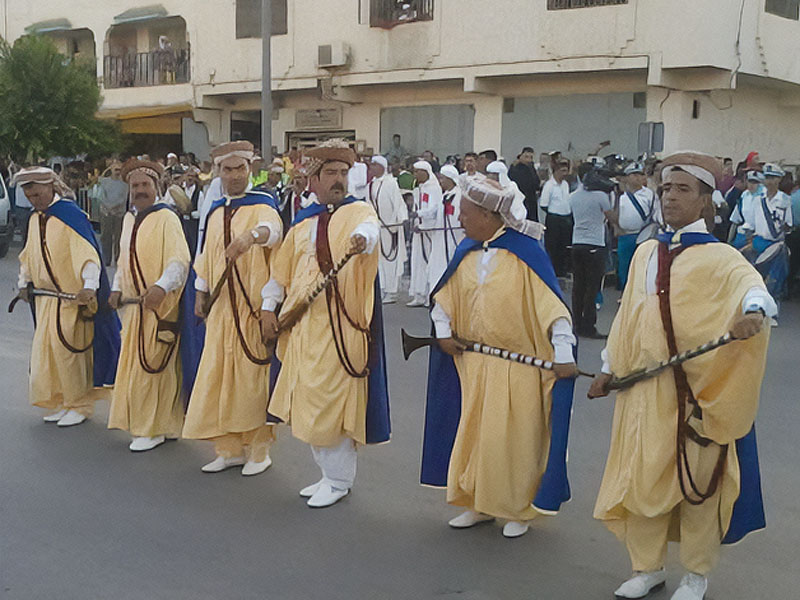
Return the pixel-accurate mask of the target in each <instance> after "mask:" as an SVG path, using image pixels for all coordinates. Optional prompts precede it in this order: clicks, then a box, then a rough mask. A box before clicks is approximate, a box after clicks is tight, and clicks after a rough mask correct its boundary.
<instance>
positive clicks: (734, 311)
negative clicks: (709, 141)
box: [590, 152, 777, 600]
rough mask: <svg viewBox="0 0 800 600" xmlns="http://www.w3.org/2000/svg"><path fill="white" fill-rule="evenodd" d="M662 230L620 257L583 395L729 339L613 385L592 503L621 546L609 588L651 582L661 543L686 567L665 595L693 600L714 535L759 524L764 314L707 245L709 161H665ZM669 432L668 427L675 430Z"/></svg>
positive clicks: (744, 275)
mask: <svg viewBox="0 0 800 600" xmlns="http://www.w3.org/2000/svg"><path fill="white" fill-rule="evenodd" d="M662 167H663V171H662V179H663V195H662V203H663V215H664V219H665V222H666V224H667V226H668V231H667V233H664V234H661V235H660V236H659V238H658V240H651V241H649V242H646V243H644V244H642V245H640V246H639V248H638V249H637V250H636V253H635V255H634V257H633V261H632V263H631V269H630V274H629V279H628V283H627V285H626V287H625V292H624V294H623V297H622V304H621V306H620V310H619V313H618V314H617V316H616V318H615V320H614V324H613V326H612V328H611V333H610V335H609V338H608V346H607V348H606V351H605V352H604V366H603V373H604V374H603V375H601V376H599V377H598V378H597V379H596V380H595V381H594V383H593V384H592V388H591V390H590V397H599V396H604V395H606V394H607V393H608V391H609V384H610V382H611V381H612V376H611V373H614V374H615V375H617V376H623V375H626V374H628V373H631V372H633V371H636V370H639V369H642V368H646V367H649V366H651V365H653V364H657V363H659V362H661V361H664V360H666V359H667V358H668V357H669V356H671V355H675V354H677V353H680V352H684V351H686V350H690V349H694V348H696V347H698V346H700V345H702V344H704V343H706V342H708V341H710V340H714V339H717V338H718V337H719V336H721V335H723V334H724V333H725V332H727V331H730V332H731V333H732V335H733V337H734V338H735V339H736V340H737V341H734V342H732V343H730V344H728V345H726V346H723V347H721V348H719V349H717V350H714V351H713V352H709V353H706V354H703V355H701V356H699V357H697V358H694V359H691V360H689V361H687V362H685V363H683V364H680V365H677V366H674V367H672V368H671V369H668V370H665V371H662V372H661V373H660V374H658V375H656V376H654V377H651V378H649V379H645V380H643V381H640V382H638V383H636V384H634V385H633V386H632V387H628V388H627V389H624V390H623V391H620V392H619V393H618V396H617V402H616V408H615V411H614V424H613V431H612V436H611V448H610V450H609V455H608V461H607V463H606V470H605V475H604V477H603V482H602V485H601V487H600V493H599V495H598V498H597V504H596V506H595V517H596V518H597V519H600V520H602V521H603V522H604V523H605V524H606V526H607V527H608V528H609V529H610V530H611V531H612V532H614V533H615V534H616V535H617V537H618V538H619V539H620V540H621V541H623V542H624V543H625V545H626V546H627V549H628V553H629V554H630V557H631V562H632V564H633V570H634V575H633V577H632V578H631V579H629V580H628V581H626V582H625V583H623V584H622V585H621V586H620V587H619V589H617V591H616V596H617V597H618V598H643V597H644V596H646V595H648V594H649V593H650V592H651V591H653V590H655V589H659V588H661V587H663V586H664V581H665V570H664V560H665V557H666V549H667V541H668V540H672V541H679V542H680V560H681V563H682V564H683V566H684V567H685V568H686V570H687V571H688V573H687V574H686V576H685V577H684V578H683V580H682V581H681V585H680V587H679V588H678V589H677V590H676V592H675V594H674V595H673V596H672V598H673V600H702V598H703V597H704V596H705V592H706V589H707V585H708V583H707V579H706V575H707V574H708V572H709V571H711V569H712V568H713V567H714V565H715V564H716V562H717V559H718V555H719V549H720V544H721V543H729V542H735V541H738V540H739V539H741V538H742V537H743V536H744V535H745V534H746V533H748V532H749V531H752V530H755V529H759V528H761V527H763V526H764V513H763V504H762V501H761V488H760V480H759V475H758V457H757V451H756V444H755V429H754V420H755V415H756V411H757V408H758V398H759V388H760V386H761V380H762V377H763V374H764V367H765V362H766V351H767V343H768V339H769V327H763V325H764V321H765V319H764V317H765V316H766V317H773V316H775V314H776V313H777V307H776V305H775V302H774V300H773V299H772V298H771V297H770V295H769V294H768V293H767V291H766V288H765V287H764V283H763V281H762V280H761V278H760V276H759V274H758V272H757V271H756V270H755V269H754V268H753V267H752V266H751V265H749V264H748V263H747V261H746V260H745V259H744V258H743V257H742V256H741V255H740V254H739V253H738V252H737V251H736V250H735V249H733V248H731V247H730V246H727V245H725V244H721V243H716V241H717V240H716V239H715V238H714V237H713V236H712V235H710V234H709V233H708V229H707V224H706V222H705V220H704V219H703V214H704V211H705V210H706V209H707V208H708V206H709V205H710V202H711V192H712V191H713V189H714V185H715V179H716V178H718V177H719V175H720V173H721V168H720V167H721V166H720V165H719V164H718V161H716V159H714V158H712V157H710V156H707V155H704V154H699V153H692V152H686V153H679V154H675V155H672V156H670V157H667V159H665V161H664V163H663V165H662ZM676 434H677V435H676Z"/></svg>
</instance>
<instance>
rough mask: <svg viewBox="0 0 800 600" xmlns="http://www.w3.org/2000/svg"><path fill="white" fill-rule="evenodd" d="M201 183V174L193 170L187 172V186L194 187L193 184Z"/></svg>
mask: <svg viewBox="0 0 800 600" xmlns="http://www.w3.org/2000/svg"><path fill="white" fill-rule="evenodd" d="M199 184H200V176H199V175H198V174H197V173H195V172H194V171H192V172H191V173H187V174H186V186H187V187H192V186H193V185H199Z"/></svg>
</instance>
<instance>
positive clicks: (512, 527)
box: [503, 521, 528, 538]
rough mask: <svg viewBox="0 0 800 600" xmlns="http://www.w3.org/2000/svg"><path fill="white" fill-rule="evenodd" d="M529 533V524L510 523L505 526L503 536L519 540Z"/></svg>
mask: <svg viewBox="0 0 800 600" xmlns="http://www.w3.org/2000/svg"><path fill="white" fill-rule="evenodd" d="M526 533H528V524H527V523H521V522H519V521H509V522H508V523H506V524H505V525H503V535H504V536H505V537H507V538H517V537H519V536H521V535H525V534H526Z"/></svg>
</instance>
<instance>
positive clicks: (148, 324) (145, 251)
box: [108, 209, 190, 438]
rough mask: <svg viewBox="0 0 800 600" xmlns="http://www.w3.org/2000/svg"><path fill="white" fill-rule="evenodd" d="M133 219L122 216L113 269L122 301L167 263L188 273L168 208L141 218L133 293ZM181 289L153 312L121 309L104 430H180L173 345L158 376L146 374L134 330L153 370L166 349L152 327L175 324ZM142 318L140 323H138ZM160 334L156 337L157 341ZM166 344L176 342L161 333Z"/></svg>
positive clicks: (173, 433) (175, 433)
mask: <svg viewBox="0 0 800 600" xmlns="http://www.w3.org/2000/svg"><path fill="white" fill-rule="evenodd" d="M134 221H135V218H134V216H133V214H131V213H128V214H126V215H125V218H124V220H123V222H122V236H121V243H120V248H121V250H120V256H119V261H118V263H117V271H118V273H120V274H121V286H120V287H121V291H122V298H134V297H136V296H139V295H141V294H143V293H144V291H145V290H146V289H147V288H148V287H150V286H152V285H154V284H155V282H156V281H157V280H158V279H159V278H160V277H161V275H162V273H163V272H164V269H166V267H167V265H169V264H170V263H173V262H178V263H180V264H182V265H183V266H184V268H185V269H186V272H188V270H189V260H190V258H189V247H188V246H187V245H186V239H185V237H184V235H183V228H182V226H181V222H180V220H179V218H178V216H177V215H176V214H175V213H174V212H172V211H171V210H163V209H162V210H158V211H155V212H153V213H151V214H149V215H147V216H146V217H145V218H144V220H143V221H142V223H141V225H140V226H139V229H138V232H137V234H136V253H137V256H138V258H139V264H140V265H141V268H142V272H143V275H144V282H142V281H139V291H137V290H136V287H135V286H134V284H133V279H132V278H131V267H130V247H131V233H132V231H133V224H134ZM182 292H183V285H181V286H180V287H179V288H178V289H176V290H173V291H171V292H169V293H168V294H167V296H166V298H164V301H163V302H162V303H161V306H160V307H159V309H158V311H157V313H156V312H153V311H152V310H148V309H145V308H144V307H141V308H140V307H139V306H138V305H127V306H125V307H123V308H122V309H121V312H122V347H121V351H120V357H119V365H118V366H117V380H116V384H115V386H114V394H113V396H112V401H111V408H110V410H109V415H108V427H109V428H115V429H124V430H126V431H130V432H131V434H133V435H134V436H142V437H154V436H158V435H166V436H168V437H171V438H176V437H179V436H180V433H181V427H182V426H183V403H182V402H181V399H180V389H181V368H180V360H179V352H178V348H177V346H176V347H175V349H174V350H173V351H172V355H171V357H170V359H169V361H168V362H167V365H166V368H165V369H164V370H163V371H162V372H161V373H157V374H156V373H148V372H147V371H145V370H144V368H142V365H141V362H140V357H139V328H140V327H142V326H143V327H144V347H145V353H144V354H145V359H146V361H147V364H148V365H149V367H151V368H158V367H159V366H160V365H161V361H162V360H163V359H164V357H165V356H166V353H167V352H168V351H169V348H170V346H169V345H168V344H167V343H165V342H164V341H159V335H158V332H157V330H156V325H157V322H158V320H159V319H161V320H164V321H168V322H172V323H175V322H177V321H178V312H179V310H180V300H181V294H182ZM140 314H143V315H144V324H143V325H142V322H141V320H140ZM164 336H165V334H164V333H162V337H164ZM166 339H167V341H169V340H172V339H176V338H175V336H174V335H169V334H166Z"/></svg>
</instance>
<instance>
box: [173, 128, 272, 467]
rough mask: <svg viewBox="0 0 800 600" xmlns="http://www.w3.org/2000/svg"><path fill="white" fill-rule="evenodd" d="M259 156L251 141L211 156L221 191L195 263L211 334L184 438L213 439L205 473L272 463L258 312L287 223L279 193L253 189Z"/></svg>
mask: <svg viewBox="0 0 800 600" xmlns="http://www.w3.org/2000/svg"><path fill="white" fill-rule="evenodd" d="M253 156H254V153H253V145H252V144H251V143H250V142H246V141H239V142H229V143H226V144H222V145H220V146H217V147H216V148H215V149H214V150H213V152H212V153H211V157H212V159H213V160H214V163H215V165H216V166H217V167H218V169H219V175H220V178H221V180H222V191H223V196H222V198H221V199H219V200H217V201H215V202H214V203H213V204H212V205H211V208H210V209H209V213H208V217H207V221H206V229H205V237H204V240H203V243H202V245H201V248H200V252H199V254H198V256H197V259H196V261H195V265H194V268H195V271H196V272H197V279H196V281H195V289H196V290H197V299H196V302H195V314H196V315H197V316H198V317H200V318H203V319H206V336H205V345H204V347H203V352H202V357H201V358H200V364H199V366H198V369H197V378H196V379H195V383H194V387H193V389H192V395H191V398H190V400H189V410H188V412H187V414H186V424H185V426H184V428H183V437H185V438H191V439H202V440H211V441H213V442H214V447H215V451H216V454H217V457H216V458H215V459H214V460H213V461H211V462H210V463H208V464H207V465H205V466H204V467H203V468H202V470H203V472H204V473H217V472H219V471H223V470H225V469H228V468H230V467H234V466H241V465H244V467H243V468H242V475H245V476H247V475H257V474H258V473H262V472H263V471H265V470H266V469H267V468H268V467H269V466H270V465H271V464H272V460H271V459H270V457H269V447H270V445H271V444H272V441H273V440H274V433H273V431H272V427H271V426H270V425H268V424H267V368H266V365H267V364H269V352H268V350H267V348H266V347H265V346H264V344H263V343H262V341H261V332H260V329H259V321H258V312H257V311H258V303H259V295H258V294H259V291H260V290H261V287H262V286H263V285H264V282H265V281H267V280H268V279H269V274H270V267H269V261H270V254H271V253H272V252H274V251H275V249H277V247H278V245H279V244H280V241H281V235H282V227H281V218H280V215H279V214H278V202H277V199H276V198H275V196H273V195H272V194H269V193H267V192H256V191H248V184H249V180H248V178H249V175H250V163H251V162H252V160H253Z"/></svg>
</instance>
